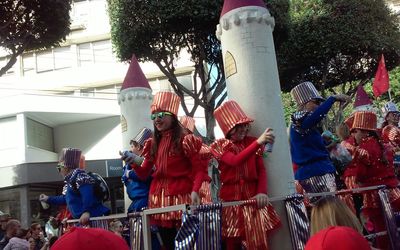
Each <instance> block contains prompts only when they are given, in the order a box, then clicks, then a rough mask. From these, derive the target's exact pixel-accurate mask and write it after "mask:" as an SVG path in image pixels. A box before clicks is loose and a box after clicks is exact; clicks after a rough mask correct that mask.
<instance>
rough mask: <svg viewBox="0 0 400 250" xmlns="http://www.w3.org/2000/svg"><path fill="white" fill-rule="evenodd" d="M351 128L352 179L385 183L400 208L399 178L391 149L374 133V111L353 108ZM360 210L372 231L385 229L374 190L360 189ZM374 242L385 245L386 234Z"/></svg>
mask: <svg viewBox="0 0 400 250" xmlns="http://www.w3.org/2000/svg"><path fill="white" fill-rule="evenodd" d="M352 131H353V133H354V138H355V140H356V148H355V150H354V151H353V160H354V161H355V163H356V165H357V172H356V181H357V182H358V183H359V185H360V187H369V186H379V185H385V186H386V187H387V188H388V197H389V202H390V203H391V206H392V209H393V211H395V212H396V211H400V189H399V188H398V185H399V184H400V182H399V180H398V179H397V178H396V176H395V173H394V167H393V149H392V147H390V146H387V145H385V144H384V143H383V142H382V141H381V139H380V137H379V135H378V134H377V117H376V114H375V113H373V112H371V111H359V112H356V113H355V114H354V122H353V126H352ZM362 213H363V214H364V216H365V217H367V218H368V219H369V220H370V221H371V222H372V224H373V225H374V229H375V231H376V232H381V231H384V230H385V228H386V227H385V219H384V218H383V214H382V210H381V206H380V200H379V196H378V191H372V192H367V193H363V209H362ZM377 243H378V246H377V247H378V248H380V249H387V247H388V238H387V235H386V236H382V237H378V238H377Z"/></svg>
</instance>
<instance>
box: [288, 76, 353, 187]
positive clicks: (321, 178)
mask: <svg viewBox="0 0 400 250" xmlns="http://www.w3.org/2000/svg"><path fill="white" fill-rule="evenodd" d="M290 93H291V95H292V97H293V99H294V101H295V102H296V104H297V109H298V111H296V112H294V113H293V114H292V117H291V118H292V123H291V125H290V151H291V155H292V161H293V162H294V163H295V164H296V165H297V166H298V169H297V171H296V172H295V179H296V181H298V182H299V183H300V185H301V186H302V187H303V189H304V191H305V192H306V193H319V192H327V191H335V190H336V183H335V176H334V172H335V167H334V166H333V163H332V161H331V160H330V159H329V153H328V151H327V149H326V148H325V145H324V142H323V139H322V137H321V133H322V131H321V129H320V127H319V123H320V122H321V121H322V119H323V118H324V117H325V116H326V114H327V113H328V111H329V110H330V109H331V107H332V105H333V104H334V103H335V102H337V101H339V102H347V101H349V100H350V98H349V97H348V96H347V95H343V94H339V95H334V96H331V97H329V98H328V99H327V100H325V99H324V98H322V97H321V95H320V94H319V93H318V91H317V89H316V88H315V87H314V85H313V84H312V83H311V82H303V83H300V84H299V85H297V86H296V87H294V88H293V89H292V90H291V91H290Z"/></svg>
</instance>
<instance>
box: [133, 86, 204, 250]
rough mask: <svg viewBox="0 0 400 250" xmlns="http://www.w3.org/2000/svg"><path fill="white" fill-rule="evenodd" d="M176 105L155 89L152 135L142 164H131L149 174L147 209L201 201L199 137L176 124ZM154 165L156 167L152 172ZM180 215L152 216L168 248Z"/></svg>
mask: <svg viewBox="0 0 400 250" xmlns="http://www.w3.org/2000/svg"><path fill="white" fill-rule="evenodd" d="M179 104H180V98H179V96H178V95H176V94H174V93H171V92H158V93H157V94H156V95H155V96H154V99H153V103H152V105H151V119H152V120H153V122H154V135H153V138H150V139H149V140H147V141H146V143H145V145H144V149H143V156H144V161H143V163H142V165H141V166H140V167H139V166H136V165H131V166H132V168H133V170H134V171H136V174H137V176H138V177H139V178H141V179H143V180H145V179H146V178H147V177H148V176H149V175H150V174H151V173H152V177H153V180H152V182H151V185H150V192H149V208H160V207H167V206H173V205H178V204H192V205H198V204H200V197H199V189H200V186H201V183H202V172H201V171H197V172H196V171H194V170H196V169H200V168H201V167H202V166H204V164H203V163H202V160H201V159H200V155H199V151H200V149H201V146H202V140H201V139H200V138H199V137H196V136H194V135H193V134H190V133H187V131H186V130H185V129H184V128H183V127H182V126H181V124H180V123H179V121H178V119H177V113H178V108H179ZM153 166H155V169H154V171H153V172H152V170H153ZM193 173H194V174H193ZM181 216H182V213H181V212H180V211H177V212H170V213H163V214H156V215H154V216H153V217H152V224H155V225H157V226H158V227H159V231H160V234H161V238H162V240H163V243H164V246H166V248H167V249H174V238H175V235H176V232H177V228H178V227H179V226H180V225H181Z"/></svg>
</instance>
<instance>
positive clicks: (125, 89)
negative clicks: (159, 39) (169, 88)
mask: <svg viewBox="0 0 400 250" xmlns="http://www.w3.org/2000/svg"><path fill="white" fill-rule="evenodd" d="M152 99H153V96H152V91H151V87H150V85H149V82H148V81H147V79H146V77H145V75H144V74H143V71H142V69H141V68H140V66H139V63H138V61H137V59H136V57H135V55H133V56H132V59H131V63H130V65H129V69H128V72H127V73H126V76H125V79H124V82H123V83H122V87H121V91H120V94H119V96H118V104H119V105H120V108H121V128H122V146H123V149H124V150H129V149H130V146H129V142H130V140H132V139H133V138H134V137H135V136H136V135H137V134H138V133H139V132H140V131H141V130H142V129H143V127H147V128H152V127H153V125H152V122H151V119H150V105H151V102H152ZM124 200H125V211H128V210H127V209H128V207H129V205H130V204H131V202H132V201H131V200H130V199H129V197H128V195H127V194H126V192H125V195H124Z"/></svg>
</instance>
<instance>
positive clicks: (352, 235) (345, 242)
mask: <svg viewBox="0 0 400 250" xmlns="http://www.w3.org/2000/svg"><path fill="white" fill-rule="evenodd" d="M338 249H340V250H354V249H357V250H370V249H371V247H370V245H369V244H368V241H367V240H366V239H365V238H364V237H363V236H362V235H361V234H360V233H359V232H357V231H356V230H354V229H353V228H350V227H342V226H335V227H328V228H326V229H323V230H321V231H319V232H318V233H316V234H314V235H313V236H312V237H311V238H310V239H309V240H308V242H307V244H306V247H305V250H338Z"/></svg>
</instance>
